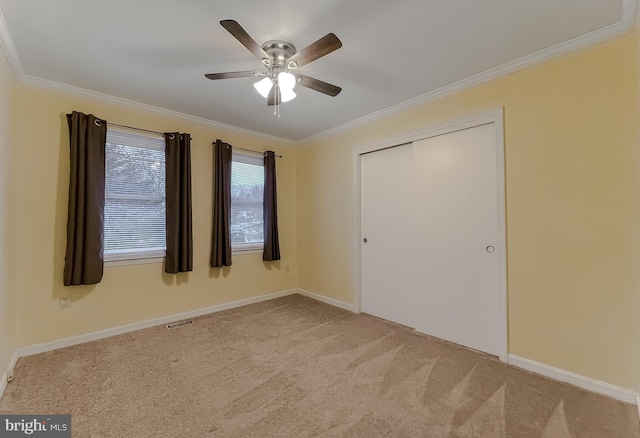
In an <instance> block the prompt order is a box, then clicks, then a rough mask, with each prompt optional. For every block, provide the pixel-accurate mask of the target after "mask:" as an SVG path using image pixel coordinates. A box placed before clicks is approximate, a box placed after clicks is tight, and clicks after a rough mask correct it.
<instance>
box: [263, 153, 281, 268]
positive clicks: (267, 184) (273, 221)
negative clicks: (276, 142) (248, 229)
mask: <svg viewBox="0 0 640 438" xmlns="http://www.w3.org/2000/svg"><path fill="white" fill-rule="evenodd" d="M263 215H264V217H263V222H264V252H263V253H262V260H265V261H274V260H280V242H279V238H278V200H277V195H276V154H275V153H274V152H273V151H267V152H265V153H264V198H263Z"/></svg>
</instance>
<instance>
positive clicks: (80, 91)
mask: <svg viewBox="0 0 640 438" xmlns="http://www.w3.org/2000/svg"><path fill="white" fill-rule="evenodd" d="M18 82H19V83H20V84H22V85H26V86H29V87H34V88H43V89H47V90H52V91H57V92H60V93H64V94H70V95H73V96H79V97H85V98H88V99H93V100H98V101H100V102H105V103H111V104H115V105H120V106H124V107H128V108H132V109H137V110H142V111H147V112H151V113H154V114H157V115H160V116H166V117H171V118H174V119H179V120H184V121H186V122H191V123H195V124H197V125H200V126H204V127H206V128H213V129H220V130H223V131H227V132H233V133H236V134H242V135H247V136H250V137H255V138H259V139H261V140H267V141H269V142H275V143H278V144H282V145H285V146H295V142H294V141H292V140H288V139H285V138H281V137H276V136H273V135H268V134H263V133H261V132H256V131H251V130H249V129H244V128H238V127H237V126H232V125H226V124H224V123H219V122H215V121H213V120H209V119H205V118H202V117H197V116H192V115H190V114H185V113H181V112H178V111H172V110H168V109H165V108H161V107H158V106H153V105H148V104H146V103H140V102H136V101H133V100H129V99H124V98H121V97H116V96H112V95H110V94H105V93H100V92H97V91H92V90H87V89H85V88H80V87H75V86H73V85H68V84H63V83H60V82H55V81H49V80H47V79H42V78H37V77H35V76H30V75H25V74H23V75H22V77H20V78H18Z"/></svg>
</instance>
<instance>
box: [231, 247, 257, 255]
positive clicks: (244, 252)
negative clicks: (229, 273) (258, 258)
mask: <svg viewBox="0 0 640 438" xmlns="http://www.w3.org/2000/svg"><path fill="white" fill-rule="evenodd" d="M263 252H264V249H262V248H236V249H234V248H231V255H235V256H241V255H248V254H262V253H263Z"/></svg>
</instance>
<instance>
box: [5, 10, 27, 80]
mask: <svg viewBox="0 0 640 438" xmlns="http://www.w3.org/2000/svg"><path fill="white" fill-rule="evenodd" d="M0 51H2V52H3V53H4V56H5V58H7V62H8V63H9V67H11V71H12V72H13V76H14V77H15V78H16V80H19V78H20V77H22V75H23V70H22V63H21V62H20V58H18V52H17V51H16V46H15V45H14V44H13V38H11V34H10V33H9V27H8V26H7V22H6V20H5V19H4V14H3V13H2V10H0Z"/></svg>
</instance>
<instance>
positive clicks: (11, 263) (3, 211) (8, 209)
mask: <svg viewBox="0 0 640 438" xmlns="http://www.w3.org/2000/svg"><path fill="white" fill-rule="evenodd" d="M15 86H16V81H15V79H14V77H13V73H12V72H11V69H10V68H9V64H8V63H7V60H6V58H5V57H4V53H3V52H2V49H1V48H0V375H2V374H3V373H4V372H5V371H6V370H7V368H8V367H9V364H10V362H11V357H12V356H13V352H14V349H15V340H16V339H15V338H16V324H15V321H16V319H15V308H16V304H15V291H16V289H15V286H16V283H15V267H16V265H15V250H16V244H15V237H14V234H15V214H14V213H15V185H14V177H15V171H14V164H15V144H14V141H13V132H14V130H13V110H12V106H13V91H14V88H15Z"/></svg>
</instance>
